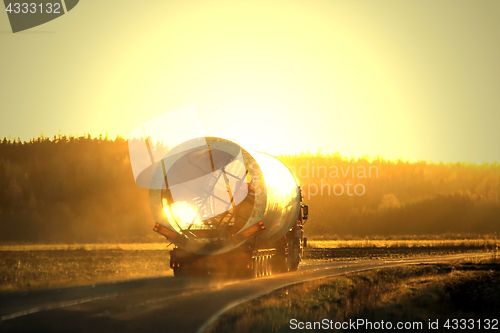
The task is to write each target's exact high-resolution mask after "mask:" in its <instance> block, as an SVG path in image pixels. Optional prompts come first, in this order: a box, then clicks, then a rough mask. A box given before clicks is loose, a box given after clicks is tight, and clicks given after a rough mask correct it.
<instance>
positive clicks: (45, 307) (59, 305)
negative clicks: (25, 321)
mask: <svg viewBox="0 0 500 333" xmlns="http://www.w3.org/2000/svg"><path fill="white" fill-rule="evenodd" d="M117 295H118V294H111V295H106V296H100V297H86V298H82V299H78V300H74V301H69V302H60V303H54V304H47V305H42V306H38V307H36V308H31V309H28V310H23V311H19V312H16V313H12V314H9V315H5V316H2V317H1V318H0V321H5V320H9V319H14V318H17V317H22V316H26V315H29V314H32V313H37V312H40V311H46V310H53V309H61V308H66V307H68V306H73V305H78V304H82V303H88V302H92V301H96V300H99V299H103V298H109V297H113V296H117Z"/></svg>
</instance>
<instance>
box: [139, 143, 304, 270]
mask: <svg viewBox="0 0 500 333" xmlns="http://www.w3.org/2000/svg"><path fill="white" fill-rule="evenodd" d="M147 177H149V178H150V179H151V186H150V192H149V199H150V206H151V211H152V214H153V217H154V219H155V225H154V228H153V230H154V231H155V232H157V233H159V234H161V235H163V236H164V237H166V239H167V240H168V241H169V242H171V243H173V244H174V245H175V248H174V249H173V250H172V251H170V267H171V268H172V269H173V271H174V276H175V277H187V276H204V275H209V274H218V273H221V272H223V273H226V274H230V275H236V276H253V277H260V276H266V275H270V274H273V273H279V272H287V271H295V270H297V268H298V266H299V263H300V261H301V258H302V251H303V248H304V247H305V246H307V238H304V233H303V225H304V223H305V222H306V220H307V218H308V207H307V205H305V204H303V203H302V200H303V196H302V192H301V189H300V186H299V184H298V182H297V180H296V178H295V176H294V175H293V174H292V172H291V171H290V169H289V168H288V167H287V166H286V165H285V164H284V163H282V162H281V161H280V160H278V159H277V158H275V157H273V156H271V155H268V154H266V153H260V152H252V153H250V152H248V151H247V150H245V149H243V148H242V147H240V146H239V145H238V144H236V143H234V142H232V141H229V140H225V139H221V138H217V137H201V138H196V139H192V140H189V141H187V142H184V143H182V144H180V145H178V146H176V147H174V148H172V149H171V150H169V151H168V153H167V154H166V156H165V157H164V158H163V159H162V160H161V161H160V162H158V163H157V164H156V165H153V166H152V169H151V170H150V171H149V174H148V175H147Z"/></svg>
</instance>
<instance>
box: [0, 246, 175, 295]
mask: <svg viewBox="0 0 500 333" xmlns="http://www.w3.org/2000/svg"><path fill="white" fill-rule="evenodd" d="M168 275H172V273H171V270H170V268H169V252H168V251H166V250H165V249H163V250H134V251H124V250H123V249H122V250H89V249H86V250H80V249H73V250H55V249H53V250H50V251H47V250H36V251H35V250H32V251H22V250H17V251H2V252H0V292H12V291H21V290H33V289H45V288H59V287H69V286H77V285H88V284H95V283H103V282H111V281H120V280H128V279H136V278H148V277H157V276H168Z"/></svg>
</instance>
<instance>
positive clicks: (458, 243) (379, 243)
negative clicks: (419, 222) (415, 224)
mask: <svg viewBox="0 0 500 333" xmlns="http://www.w3.org/2000/svg"><path fill="white" fill-rule="evenodd" d="M308 243H309V244H308V246H309V247H312V248H329V249H339V248H370V247H373V248H418V247H475V248H480V247H484V248H490V249H493V248H494V247H496V246H498V245H497V244H498V242H497V240H496V239H403V240H392V239H387V240H386V239H384V240H369V239H360V240H311V241H309V242H308Z"/></svg>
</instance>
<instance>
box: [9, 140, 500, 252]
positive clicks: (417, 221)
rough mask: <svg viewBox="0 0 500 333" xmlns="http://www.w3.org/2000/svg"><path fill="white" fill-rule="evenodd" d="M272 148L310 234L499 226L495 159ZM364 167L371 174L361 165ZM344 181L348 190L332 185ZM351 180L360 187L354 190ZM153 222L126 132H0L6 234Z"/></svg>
mask: <svg viewBox="0 0 500 333" xmlns="http://www.w3.org/2000/svg"><path fill="white" fill-rule="evenodd" d="M157 145H159V144H157ZM279 158H280V159H281V160H282V161H283V162H284V163H285V164H287V165H288V166H289V167H290V168H291V170H292V171H294V173H295V174H296V176H297V178H298V180H299V183H300V184H302V187H303V189H304V196H305V198H304V202H305V203H307V204H308V205H309V207H310V208H309V211H310V213H309V216H310V219H309V221H308V222H307V224H306V225H305V231H306V233H307V236H309V237H313V238H314V237H317V238H320V237H323V238H335V237H346V236H347V235H349V237H367V236H368V237H374V236H375V235H377V236H380V235H416V236H418V235H424V234H425V235H429V234H436V235H437V234H443V233H453V234H464V233H467V234H471V233H472V234H486V233H495V232H498V231H500V165H499V163H498V162H494V163H483V164H480V165H478V164H474V163H464V162H461V163H442V162H441V163H431V162H426V161H419V162H413V163H412V162H408V161H403V160H396V161H391V160H386V159H384V158H382V157H375V158H372V159H370V158H368V157H362V158H345V157H342V156H341V155H339V154H338V153H336V154H322V153H320V152H318V153H316V154H311V153H301V154H299V155H284V156H279ZM301 167H302V169H301ZM370 167H371V171H372V173H371V175H369V174H368V171H367V172H366V174H365V177H363V174H362V173H358V171H360V170H363V169H365V170H368V168H370ZM347 168H350V169H347ZM351 168H355V169H354V170H356V172H355V173H352V169H351ZM335 170H340V171H338V172H337V173H335ZM346 170H350V171H348V172H345V171H346ZM301 171H302V172H301ZM305 171H309V173H308V174H306V172H305ZM312 171H314V175H313V172H312ZM375 171H376V173H375ZM347 182H349V184H351V185H352V187H351V195H349V194H348V193H347V191H344V192H343V193H342V195H338V194H339V193H340V185H342V186H344V189H346V188H345V184H346V183H347ZM335 184H340V185H337V187H336V189H337V190H338V191H337V192H334V191H333V190H332V189H334V188H335ZM358 184H360V185H359V186H358V187H357V189H358V190H359V191H358V194H359V193H361V189H363V190H364V192H363V194H362V195H358V194H352V189H353V188H354V186H356V185H358ZM321 190H323V194H322V195H321ZM314 191H316V192H317V193H316V194H314ZM313 194H314V195H313ZM153 224H154V221H153V218H152V216H151V213H150V209H149V193H148V190H146V189H142V188H140V187H138V186H137V185H136V184H135V182H134V178H133V174H132V170H131V166H130V159H129V154H128V144H127V141H126V140H125V139H123V138H121V137H117V138H116V139H115V140H109V139H108V138H107V137H103V136H102V135H101V136H100V137H98V138H92V137H91V136H90V135H84V136H81V137H73V136H69V137H68V136H65V135H59V136H54V138H53V139H52V140H50V139H49V138H46V137H43V136H42V137H40V138H38V139H33V140H30V141H29V142H21V141H20V140H19V139H17V140H8V139H6V138H4V140H3V141H2V142H0V241H1V242H2V243H3V244H6V243H94V242H157V241H161V239H162V238H161V237H160V236H159V235H157V234H156V233H154V232H153V231H152V227H153Z"/></svg>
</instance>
